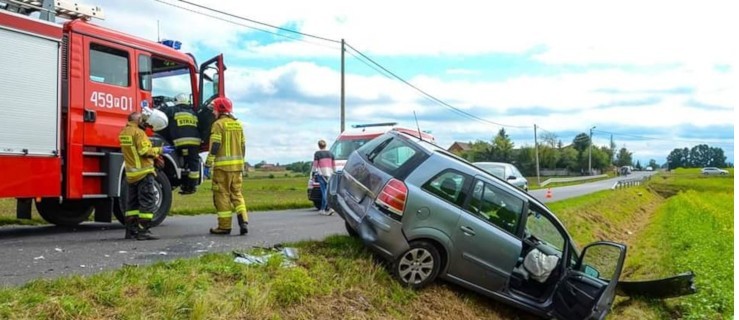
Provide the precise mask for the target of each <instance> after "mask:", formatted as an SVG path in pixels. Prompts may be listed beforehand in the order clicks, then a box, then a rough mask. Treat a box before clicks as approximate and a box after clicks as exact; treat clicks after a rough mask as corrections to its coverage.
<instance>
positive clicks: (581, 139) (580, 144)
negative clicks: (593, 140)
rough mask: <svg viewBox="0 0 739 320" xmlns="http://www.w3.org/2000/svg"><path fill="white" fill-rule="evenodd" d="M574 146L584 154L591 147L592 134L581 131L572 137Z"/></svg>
mask: <svg viewBox="0 0 739 320" xmlns="http://www.w3.org/2000/svg"><path fill="white" fill-rule="evenodd" d="M572 147H573V148H575V150H577V152H578V153H580V154H582V153H583V151H585V150H587V149H588V148H589V147H590V136H588V134H587V133H584V132H583V133H581V134H578V135H577V136H575V139H572Z"/></svg>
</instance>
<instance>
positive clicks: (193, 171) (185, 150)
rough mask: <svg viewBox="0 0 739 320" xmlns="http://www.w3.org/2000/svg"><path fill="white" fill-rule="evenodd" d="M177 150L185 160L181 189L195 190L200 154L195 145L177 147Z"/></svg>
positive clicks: (198, 176) (198, 175) (198, 174)
mask: <svg viewBox="0 0 739 320" xmlns="http://www.w3.org/2000/svg"><path fill="white" fill-rule="evenodd" d="M177 152H178V153H179V154H180V156H182V159H183V160H185V163H184V166H183V169H185V170H184V171H183V172H182V190H195V186H197V185H198V181H199V180H200V155H198V147H197V146H184V147H178V148H177Z"/></svg>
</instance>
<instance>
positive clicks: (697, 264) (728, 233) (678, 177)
mask: <svg viewBox="0 0 739 320" xmlns="http://www.w3.org/2000/svg"><path fill="white" fill-rule="evenodd" d="M648 187H649V188H650V189H654V190H657V191H658V192H660V193H663V194H674V196H672V197H670V198H669V199H668V200H667V202H666V204H665V205H664V206H662V207H661V208H660V209H659V210H658V211H657V212H656V214H655V215H654V216H653V217H652V219H651V221H650V223H649V225H648V226H647V228H646V229H645V231H644V232H643V233H642V234H641V235H640V237H639V239H638V243H639V250H635V251H633V252H632V253H631V254H630V257H629V261H628V269H629V272H631V273H632V274H633V276H635V277H639V278H644V277H650V276H655V277H656V276H666V275H670V274H675V273H680V272H685V271H688V270H692V271H693V272H695V273H696V278H695V279H696V286H697V287H698V293H697V294H695V295H691V296H688V297H683V298H679V299H668V300H664V301H655V302H653V303H652V304H653V306H654V307H655V308H658V309H660V310H662V312H663V314H664V315H665V316H669V317H673V318H678V317H679V318H684V319H727V318H731V317H732V316H733V314H734V305H733V302H734V282H733V276H734V262H733V261H734V242H733V240H734V227H733V225H734V177H733V172H732V173H731V174H730V175H728V176H723V177H721V176H711V177H705V176H701V175H700V173H699V170H698V169H687V170H686V169H678V170H675V171H673V172H672V173H669V174H666V175H662V176H660V177H659V178H658V179H652V181H651V182H649V184H648Z"/></svg>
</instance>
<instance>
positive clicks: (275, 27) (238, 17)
mask: <svg viewBox="0 0 739 320" xmlns="http://www.w3.org/2000/svg"><path fill="white" fill-rule="evenodd" d="M157 1H158V0H157ZM179 2H182V3H187V4H189V5H191V6H193V7H198V8H200V9H203V10H208V11H212V12H216V13H219V14H222V15H225V16H229V17H233V18H237V19H241V20H245V21H249V22H251V23H256V24H259V25H263V26H265V27H270V28H274V29H277V30H282V31H285V32H290V33H294V34H298V35H301V36H304V37H310V38H314V39H319V40H323V41H329V42H333V43H341V41H340V40H334V39H329V38H325V37H320V36H316V35H312V34H310V33H305V32H300V31H296V30H292V29H288V28H283V27H280V26H275V25H271V24H269V23H265V22H261V21H257V20H254V19H249V18H246V17H242V16H238V15H235V14H232V13H228V12H225V11H222V10H218V9H213V8H210V7H206V6H203V5H200V4H197V3H193V2H190V1H187V0H179Z"/></svg>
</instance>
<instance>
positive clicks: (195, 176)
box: [187, 171, 200, 179]
mask: <svg viewBox="0 0 739 320" xmlns="http://www.w3.org/2000/svg"><path fill="white" fill-rule="evenodd" d="M187 177H188V178H190V179H200V172H199V171H191V172H190V173H188V174H187Z"/></svg>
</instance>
